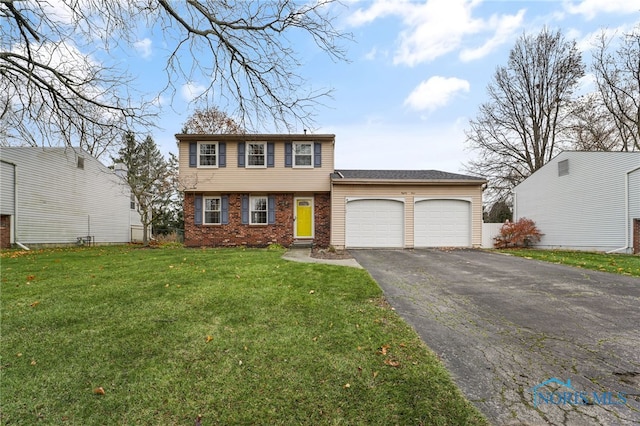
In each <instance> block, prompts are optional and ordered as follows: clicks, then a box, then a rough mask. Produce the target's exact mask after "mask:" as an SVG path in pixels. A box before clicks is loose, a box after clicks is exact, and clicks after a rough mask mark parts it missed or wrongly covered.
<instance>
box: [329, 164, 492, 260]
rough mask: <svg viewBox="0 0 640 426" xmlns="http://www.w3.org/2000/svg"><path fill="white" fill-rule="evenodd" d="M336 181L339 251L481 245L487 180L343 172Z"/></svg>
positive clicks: (334, 226)
mask: <svg viewBox="0 0 640 426" xmlns="http://www.w3.org/2000/svg"><path fill="white" fill-rule="evenodd" d="M331 181H332V196H331V244H332V245H333V246H334V247H336V248H419V247H474V246H480V245H481V243H482V187H483V185H484V183H486V181H485V180H484V179H481V178H477V177H472V176H464V175H457V174H451V173H446V172H439V171H433V170H427V171H390V170H389V171H380V170H378V171H367V170H341V171H336V173H334V174H332V176H331Z"/></svg>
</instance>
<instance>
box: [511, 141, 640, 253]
mask: <svg viewBox="0 0 640 426" xmlns="http://www.w3.org/2000/svg"><path fill="white" fill-rule="evenodd" d="M513 196H514V197H513V198H514V214H513V217H514V219H515V220H517V219H519V218H522V217H526V218H529V219H532V220H533V221H534V222H535V223H536V225H537V226H538V228H539V229H540V232H542V233H543V234H544V236H543V237H542V239H541V241H540V243H539V244H537V245H536V246H537V247H540V248H563V249H574V250H594V251H612V252H614V251H615V252H621V253H624V252H626V253H632V252H635V253H637V252H639V251H640V152H582V151H565V152H562V153H560V154H559V155H558V156H556V157H555V158H553V159H552V160H551V161H549V162H548V163H547V164H545V165H544V166H543V167H542V168H540V169H539V170H538V171H536V172H535V173H533V174H532V175H531V176H529V177H528V178H527V179H526V180H524V181H523V182H522V183H520V184H519V185H518V186H516V187H515V188H514V190H513Z"/></svg>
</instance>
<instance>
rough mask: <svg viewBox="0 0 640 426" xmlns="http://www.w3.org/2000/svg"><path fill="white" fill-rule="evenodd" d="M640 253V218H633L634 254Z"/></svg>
mask: <svg viewBox="0 0 640 426" xmlns="http://www.w3.org/2000/svg"><path fill="white" fill-rule="evenodd" d="M639 253H640V219H633V254H639Z"/></svg>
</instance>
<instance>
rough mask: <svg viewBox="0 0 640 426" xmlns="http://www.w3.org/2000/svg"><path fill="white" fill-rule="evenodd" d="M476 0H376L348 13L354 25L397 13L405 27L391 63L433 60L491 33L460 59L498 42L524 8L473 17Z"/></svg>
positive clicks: (506, 36) (517, 22) (481, 52)
mask: <svg viewBox="0 0 640 426" xmlns="http://www.w3.org/2000/svg"><path fill="white" fill-rule="evenodd" d="M480 3H481V1H480V0H471V1H469V0H428V1H425V2H424V3H415V2H409V1H404V0H402V1H392V0H378V1H375V2H374V3H373V4H370V6H369V7H368V8H366V9H362V8H359V9H358V10H356V12H355V13H353V15H351V16H350V18H349V22H350V23H351V24H352V25H354V26H359V25H364V24H368V23H370V22H373V21H374V20H376V19H380V18H384V17H387V16H398V17H400V18H401V20H402V23H403V25H404V27H405V29H404V30H403V31H401V32H400V35H399V44H400V46H399V48H398V50H397V52H396V54H395V57H394V63H395V64H405V65H409V66H414V65H417V64H419V63H422V62H427V61H431V60H434V59H436V58H438V57H440V56H442V55H445V54H447V53H449V52H452V51H455V50H458V49H460V47H461V46H462V44H463V42H464V39H465V37H468V36H472V35H478V34H485V33H488V34H491V33H493V35H492V36H489V40H488V41H487V42H485V43H483V44H482V46H481V47H480V48H477V49H474V50H469V49H467V50H465V51H464V52H463V55H462V58H463V60H471V59H477V58H480V57H481V56H483V55H486V54H488V53H489V52H491V51H492V50H493V49H495V48H496V47H497V46H499V45H500V44H502V43H504V42H505V41H508V39H509V35H510V34H511V33H513V32H514V31H516V29H517V28H518V27H519V26H520V25H521V24H522V21H523V18H524V13H525V12H524V10H523V9H521V10H520V11H518V12H517V13H516V14H515V15H508V14H505V15H493V16H491V17H490V18H489V19H481V18H475V17H474V16H473V12H474V8H475V7H476V6H477V5H479V4H480Z"/></svg>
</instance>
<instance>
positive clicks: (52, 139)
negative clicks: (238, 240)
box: [0, 0, 349, 155]
mask: <svg viewBox="0 0 640 426" xmlns="http://www.w3.org/2000/svg"><path fill="white" fill-rule="evenodd" d="M334 2H336V1H335V0H312V1H311V2H298V1H295V0H271V1H265V0H244V1H238V2H228V1H226V0H187V1H184V2H182V1H181V2H170V1H168V0H158V1H157V2H156V1H137V0H122V1H113V0H83V1H77V0H58V1H56V2H55V6H54V5H53V3H51V2H45V1H42V2H40V1H38V2H31V1H30V2H26V1H11V0H3V1H1V2H0V18H1V19H3V24H2V25H0V40H2V41H1V44H0V76H1V79H0V120H1V122H0V130H1V131H0V134H1V135H3V138H4V140H3V141H1V143H4V144H9V143H10V142H12V143H16V142H17V143H23V144H24V143H28V144H32V145H39V144H42V143H48V144H52V145H55V144H58V143H60V141H64V143H74V142H76V144H77V142H78V141H80V142H82V143H83V148H85V149H87V150H88V151H90V152H91V153H93V154H94V155H96V154H100V153H101V152H104V151H106V150H108V144H109V143H113V141H114V140H118V138H114V137H109V135H114V134H121V133H122V131H123V130H126V129H131V128H140V127H141V126H148V125H150V124H152V119H153V115H148V114H150V113H153V110H150V109H148V108H149V106H150V105H151V104H150V103H149V102H148V101H149V99H144V98H143V97H139V98H137V97H136V95H135V94H133V93H131V90H132V87H133V84H134V83H135V82H134V81H133V80H132V79H131V78H130V77H129V76H127V74H126V72H124V71H123V70H121V69H120V68H119V65H118V64H117V62H116V59H114V56H115V55H112V54H111V53H112V52H116V51H118V49H121V48H122V47H123V46H132V45H133V44H134V43H135V42H136V41H137V39H136V37H137V34H138V27H139V26H140V25H145V26H147V27H148V28H150V30H152V31H154V30H157V31H160V32H161V33H162V35H163V37H164V39H165V42H166V43H167V46H169V49H170V53H169V55H168V56H167V58H166V67H165V71H166V74H167V83H166V86H165V89H164V91H166V92H168V93H171V94H175V92H176V89H177V86H178V85H180V84H182V83H188V82H194V81H197V82H199V84H202V83H201V82H205V84H206V89H205V90H204V92H203V93H201V94H200V98H201V99H210V100H212V101H215V102H216V104H218V105H224V107H225V109H233V112H234V115H236V116H238V117H240V122H241V124H242V126H243V127H244V128H248V126H253V127H260V126H262V127H266V126H269V121H271V122H273V123H274V124H275V125H276V126H278V127H282V126H284V127H287V128H291V127H294V126H296V124H297V123H300V124H305V125H309V124H310V123H311V122H312V117H313V110H314V108H315V107H317V106H318V104H319V103H320V102H321V100H322V99H323V98H324V97H325V96H327V95H329V94H330V90H328V89H326V90H325V89H322V90H315V89H311V88H309V86H308V85H307V82H306V81H305V80H304V79H303V78H302V77H301V76H300V75H299V74H297V70H299V68H300V66H301V60H300V58H299V56H298V53H297V52H295V51H294V50H293V48H292V47H291V43H290V42H289V40H291V39H293V38H296V39H304V37H307V38H310V39H311V40H312V42H313V43H314V44H315V45H316V46H317V47H318V48H319V49H320V50H322V51H324V52H326V53H327V54H328V55H329V56H330V57H331V58H334V59H337V60H344V59H345V52H344V50H343V49H342V48H341V47H340V46H339V42H340V41H342V40H345V39H348V38H349V36H348V35H346V34H344V33H342V32H340V31H339V30H337V29H336V28H334V26H333V24H332V22H333V18H334V15H333V13H334V12H335V8H333V7H330V6H331V5H332V4H333V3H334ZM157 96H158V93H154V94H152V96H151V97H152V98H153V99H155V98H156V97H157ZM5 135H6V138H5V137H4V136H5ZM44 141H46V142H44ZM96 141H100V142H96ZM110 141H111V142H110ZM95 143H97V145H98V146H92V144H95Z"/></svg>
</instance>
